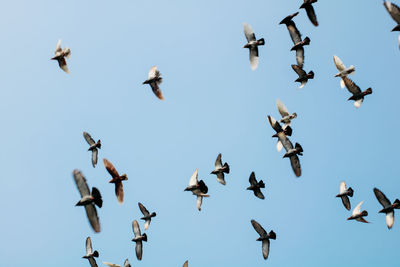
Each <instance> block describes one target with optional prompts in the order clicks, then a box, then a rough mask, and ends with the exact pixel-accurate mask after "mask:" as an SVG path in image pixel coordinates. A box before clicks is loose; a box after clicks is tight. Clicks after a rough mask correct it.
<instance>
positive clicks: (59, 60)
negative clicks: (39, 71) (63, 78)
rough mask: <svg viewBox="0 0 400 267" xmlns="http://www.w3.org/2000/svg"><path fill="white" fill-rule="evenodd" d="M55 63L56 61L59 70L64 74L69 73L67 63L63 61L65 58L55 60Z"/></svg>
mask: <svg viewBox="0 0 400 267" xmlns="http://www.w3.org/2000/svg"><path fill="white" fill-rule="evenodd" d="M57 61H58V66H60V68H61V69H62V70H63V71H65V72H66V73H69V70H68V66H67V61H66V60H65V58H64V57H60V58H58V59H57Z"/></svg>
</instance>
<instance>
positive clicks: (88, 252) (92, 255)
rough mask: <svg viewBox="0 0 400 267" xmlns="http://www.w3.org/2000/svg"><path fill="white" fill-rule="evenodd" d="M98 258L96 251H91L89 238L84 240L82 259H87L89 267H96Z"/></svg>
mask: <svg viewBox="0 0 400 267" xmlns="http://www.w3.org/2000/svg"><path fill="white" fill-rule="evenodd" d="M98 257H99V252H98V251H97V250H95V251H93V248H92V240H91V239H90V237H88V238H86V255H85V256H83V257H82V258H85V259H88V260H89V263H90V266H92V267H97V263H96V259H95V258H98Z"/></svg>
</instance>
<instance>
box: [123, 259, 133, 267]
mask: <svg viewBox="0 0 400 267" xmlns="http://www.w3.org/2000/svg"><path fill="white" fill-rule="evenodd" d="M124 267H131V264H130V263H129V260H128V259H126V260H125V262H124Z"/></svg>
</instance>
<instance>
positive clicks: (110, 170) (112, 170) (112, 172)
mask: <svg viewBox="0 0 400 267" xmlns="http://www.w3.org/2000/svg"><path fill="white" fill-rule="evenodd" d="M103 163H104V167H106V169H107V171H108V173H109V174H110V175H111V176H112V177H113V178H114V177H119V173H118V172H117V170H116V169H115V167H114V165H113V164H112V163H111V162H110V161H108V159H103Z"/></svg>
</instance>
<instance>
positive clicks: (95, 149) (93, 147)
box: [83, 132, 101, 168]
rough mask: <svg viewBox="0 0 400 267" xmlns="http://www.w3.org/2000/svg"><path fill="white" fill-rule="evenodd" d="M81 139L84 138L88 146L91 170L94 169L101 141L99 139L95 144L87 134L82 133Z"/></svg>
mask: <svg viewBox="0 0 400 267" xmlns="http://www.w3.org/2000/svg"><path fill="white" fill-rule="evenodd" d="M83 137H84V138H85V140H86V142H87V143H88V144H89V146H90V147H89V149H88V151H92V165H93V168H94V167H96V164H97V156H98V154H99V149H100V148H101V141H100V139H99V140H98V141H97V143H96V142H95V141H94V140H93V138H92V137H91V136H90V134H88V133H87V132H83Z"/></svg>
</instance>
